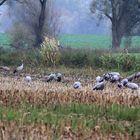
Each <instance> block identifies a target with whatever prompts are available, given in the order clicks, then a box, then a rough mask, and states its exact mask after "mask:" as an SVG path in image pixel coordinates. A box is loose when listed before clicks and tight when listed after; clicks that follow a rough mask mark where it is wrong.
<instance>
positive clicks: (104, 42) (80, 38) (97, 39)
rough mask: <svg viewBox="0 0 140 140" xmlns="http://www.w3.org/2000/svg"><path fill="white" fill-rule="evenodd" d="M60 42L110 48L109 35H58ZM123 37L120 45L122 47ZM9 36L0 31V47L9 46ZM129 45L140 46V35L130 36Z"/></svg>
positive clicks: (70, 45) (83, 46)
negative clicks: (130, 41) (130, 42)
mask: <svg viewBox="0 0 140 140" xmlns="http://www.w3.org/2000/svg"><path fill="white" fill-rule="evenodd" d="M59 40H60V43H61V44H62V46H64V47H72V48H99V49H100V48H101V49H106V48H111V37H109V36H101V35H100V36H99V35H62V36H60V37H59ZM124 42H125V41H124V39H123V41H122V44H121V47H124ZM10 44H11V37H10V35H8V34H5V33H0V47H6V48H9V46H10ZM131 47H134V48H137V47H140V37H139V36H134V37H133V38H132V44H131Z"/></svg>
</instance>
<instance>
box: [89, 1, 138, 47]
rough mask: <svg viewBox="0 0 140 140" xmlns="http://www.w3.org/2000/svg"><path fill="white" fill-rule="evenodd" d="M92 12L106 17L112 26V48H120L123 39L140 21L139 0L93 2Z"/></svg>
mask: <svg viewBox="0 0 140 140" xmlns="http://www.w3.org/2000/svg"><path fill="white" fill-rule="evenodd" d="M91 12H92V13H98V14H100V17H103V16H106V17H107V18H108V19H109V20H110V21H111V24H112V48H119V47H120V44H121V40H122V37H123V36H125V35H127V34H129V33H130V32H131V30H132V29H133V28H134V27H135V26H136V25H137V23H138V22H139V21H140V1H139V0H93V1H92V3H91Z"/></svg>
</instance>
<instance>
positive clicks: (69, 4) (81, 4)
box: [0, 0, 110, 35]
mask: <svg viewBox="0 0 140 140" xmlns="http://www.w3.org/2000/svg"><path fill="white" fill-rule="evenodd" d="M55 2H56V3H55V4H56V9H57V10H58V12H60V13H61V17H60V22H61V32H60V33H62V34H97V35H102V34H103V35H108V34H110V24H109V21H108V20H103V21H102V22H101V23H100V25H99V26H97V23H98V20H97V17H96V16H94V18H93V16H92V15H91V13H90V10H89V4H90V2H91V0H55ZM9 14H10V13H8V8H7V6H5V5H4V6H1V7H0V32H5V31H6V30H9V29H10V28H11V26H12V19H11V16H9Z"/></svg>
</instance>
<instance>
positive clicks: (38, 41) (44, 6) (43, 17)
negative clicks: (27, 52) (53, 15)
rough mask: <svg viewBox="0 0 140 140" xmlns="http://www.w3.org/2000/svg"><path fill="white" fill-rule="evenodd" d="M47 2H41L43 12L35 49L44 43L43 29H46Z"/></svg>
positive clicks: (41, 0) (44, 0) (42, 0)
mask: <svg viewBox="0 0 140 140" xmlns="http://www.w3.org/2000/svg"><path fill="white" fill-rule="evenodd" d="M46 2H47V0H40V4H41V12H40V16H39V22H38V27H37V29H36V43H35V47H39V46H40V44H41V43H42V42H43V27H44V24H45V9H46Z"/></svg>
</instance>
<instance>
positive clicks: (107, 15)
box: [105, 13, 112, 21]
mask: <svg viewBox="0 0 140 140" xmlns="http://www.w3.org/2000/svg"><path fill="white" fill-rule="evenodd" d="M105 16H106V17H108V18H109V19H110V20H111V21H112V17H111V16H110V15H109V14H107V13H105Z"/></svg>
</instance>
